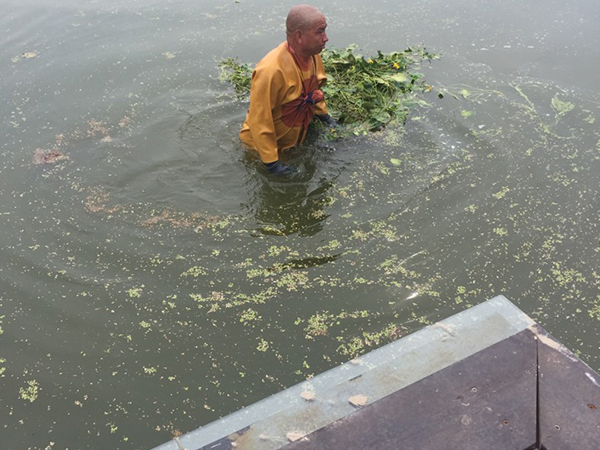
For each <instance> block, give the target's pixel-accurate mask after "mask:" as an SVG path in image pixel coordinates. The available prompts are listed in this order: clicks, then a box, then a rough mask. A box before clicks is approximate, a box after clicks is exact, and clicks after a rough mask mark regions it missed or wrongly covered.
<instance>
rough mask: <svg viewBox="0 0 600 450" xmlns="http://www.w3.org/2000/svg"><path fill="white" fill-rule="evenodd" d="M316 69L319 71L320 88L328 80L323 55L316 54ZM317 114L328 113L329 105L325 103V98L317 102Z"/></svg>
mask: <svg viewBox="0 0 600 450" xmlns="http://www.w3.org/2000/svg"><path fill="white" fill-rule="evenodd" d="M315 69H316V72H317V80H319V88H321V87H322V86H323V85H324V84H325V82H327V75H326V74H325V68H324V67H323V60H322V59H321V55H315ZM315 114H319V115H321V114H327V105H326V104H325V100H323V101H322V102H319V103H317V104H315Z"/></svg>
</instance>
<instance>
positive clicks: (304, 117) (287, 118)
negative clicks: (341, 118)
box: [281, 47, 325, 144]
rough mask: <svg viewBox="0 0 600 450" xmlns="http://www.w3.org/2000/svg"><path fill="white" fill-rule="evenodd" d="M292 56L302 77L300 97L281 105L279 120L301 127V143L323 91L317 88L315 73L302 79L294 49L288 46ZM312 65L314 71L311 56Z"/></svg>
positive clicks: (321, 99)
mask: <svg viewBox="0 0 600 450" xmlns="http://www.w3.org/2000/svg"><path fill="white" fill-rule="evenodd" d="M288 50H289V52H290V54H291V55H292V58H294V62H295V63H296V66H298V69H299V70H300V78H301V79H302V93H301V94H300V97H298V98H297V99H296V100H292V101H291V102H289V103H286V104H285V105H282V107H281V121H282V122H283V123H284V125H286V126H288V127H290V128H295V127H302V128H303V133H302V137H301V138H300V139H299V141H298V143H299V144H301V143H302V141H304V137H305V136H306V130H307V129H308V125H309V124H310V122H311V121H312V119H313V116H314V115H315V103H319V102H322V101H323V100H324V99H325V96H324V95H323V91H321V90H319V89H318V88H319V80H317V76H316V74H313V75H311V76H310V77H309V78H307V79H306V80H304V79H303V76H302V69H301V66H300V63H299V62H298V59H297V58H296V55H295V54H294V51H293V50H292V49H290V48H289V47H288ZM312 67H313V70H314V71H315V72H316V63H315V58H314V56H313V58H312Z"/></svg>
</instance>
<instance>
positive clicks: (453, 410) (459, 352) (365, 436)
mask: <svg viewBox="0 0 600 450" xmlns="http://www.w3.org/2000/svg"><path fill="white" fill-rule="evenodd" d="M598 407H600V377H599V376H598V374H597V373H595V372H594V371H593V370H591V369H590V368H589V367H588V366H587V365H585V364H584V363H583V362H582V361H580V360H579V359H578V358H577V357H576V356H575V355H574V354H573V353H571V352H570V351H569V350H567V349H566V348H565V347H564V346H562V345H561V344H560V343H559V342H558V341H556V340H555V339H554V338H553V337H552V336H550V335H549V334H548V333H547V332H545V331H544V330H543V329H542V328H541V327H539V326H538V325H536V324H535V323H534V322H533V321H532V320H531V319H530V318H529V317H527V316H526V315H525V314H524V313H523V312H522V311H520V310H519V309H518V308H517V307H515V306H514V305H513V304H512V303H510V302H509V301H508V300H507V299H506V298H504V297H502V296H499V297H495V298H493V299H491V300H489V301H487V302H485V303H482V304H480V305H478V306H475V307H473V308H471V309H469V310H466V311H464V312H462V313H459V314H457V315H455V316H452V317H450V318H448V319H446V320H444V321H443V322H438V323H436V324H434V325H431V326H429V327H427V328H424V329H423V330H420V331H418V332H416V333H413V334H411V335H409V336H406V337H404V338H402V339H399V340H398V341H395V342H393V343H391V344H388V345H386V346H384V347H382V348H380V349H377V350H374V351H372V352H370V353H368V354H366V355H364V356H362V357H360V358H358V359H357V360H353V361H350V362H348V363H346V364H343V365H341V366H339V367H336V368H334V369H332V370H329V371H327V372H325V373H322V374H320V375H318V376H317V377H315V378H313V379H311V380H309V381H306V382H304V383H301V384H299V385H296V386H293V387H291V388H289V389H286V390H285V391H282V392H280V393H278V394H275V395H273V396H271V397H268V398H266V399H264V400H262V401H260V402H258V403H256V404H254V405H251V406H249V407H247V408H243V409H241V410H240V411H237V412H235V413H233V414H231V415H229V416H227V417H224V418H223V419H220V420H218V421H215V422H213V423H211V424H208V425H206V426H204V427H201V428H199V429H197V430H195V431H192V432H190V433H188V434H186V435H184V436H181V437H180V438H178V439H175V440H173V441H170V442H167V443H165V444H163V445H161V446H159V447H157V448H156V450H182V449H186V450H229V449H232V450H233V449H235V450H240V449H243V450H275V449H285V450H300V449H302V450H325V449H327V450H331V449H344V450H366V449H377V450H388V449H389V450H397V449H403V450H412V449H414V450H416V449H419V450H428V449H432V450H433V449H436V450H437V449H441V448H443V449H449V450H454V449H456V450H475V449H491V448H493V449H495V450H505V449H506V450H509V449H510V450H532V449H540V450H541V449H545V450H568V449H574V450H575V449H577V450H586V449H589V450H600V411H599V410H598Z"/></svg>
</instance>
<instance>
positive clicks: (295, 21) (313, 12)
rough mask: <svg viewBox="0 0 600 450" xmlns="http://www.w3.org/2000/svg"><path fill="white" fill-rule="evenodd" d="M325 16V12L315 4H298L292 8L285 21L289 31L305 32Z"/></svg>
mask: <svg viewBox="0 0 600 450" xmlns="http://www.w3.org/2000/svg"><path fill="white" fill-rule="evenodd" d="M324 17H325V16H324V15H323V13H322V12H321V11H319V10H318V9H317V8H315V7H314V6H311V5H296V6H294V7H293V8H292V9H291V10H290V12H289V13H288V16H287V19H286V21H285V26H286V28H287V33H288V34H293V33H294V32H296V31H302V32H303V33H305V32H307V31H308V30H310V28H311V27H313V26H314V24H315V23H316V22H317V21H318V20H320V19H323V18H324Z"/></svg>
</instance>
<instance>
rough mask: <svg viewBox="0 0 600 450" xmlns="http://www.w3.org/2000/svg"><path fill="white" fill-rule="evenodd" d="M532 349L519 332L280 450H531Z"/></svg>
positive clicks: (534, 355)
mask: <svg viewBox="0 0 600 450" xmlns="http://www.w3.org/2000/svg"><path fill="white" fill-rule="evenodd" d="M536 344H537V342H536V340H535V337H534V335H533V333H532V332H531V331H529V330H525V331H523V332H521V333H519V334H517V335H515V336H513V337H511V338H508V339H505V340H504V341H502V342H499V343H498V344H495V345H493V346H491V347H489V348H487V349H485V350H483V351H481V352H479V353H476V354H474V355H472V356H470V357H469V358H466V359H464V360H462V361H459V362H457V363H455V364H453V365H452V366H450V367H448V368H446V369H443V370H441V371H439V372H437V373H435V374H433V375H431V376H429V377H427V378H424V379H423V380H421V381H419V382H417V383H414V384H413V385H411V386H408V387H406V388H404V389H402V390H400V391H398V392H395V393H393V394H391V395H389V396H387V397H385V398H383V399H381V400H379V401H377V402H374V403H373V404H370V405H367V406H364V407H362V408H360V409H358V410H357V411H356V412H355V413H353V414H350V415H349V416H347V417H345V418H343V419H341V420H339V421H336V422H334V423H332V424H330V425H328V426H326V427H324V428H321V429H320V430H317V431H315V432H314V433H312V434H309V435H308V436H306V437H305V438H303V439H302V440H299V441H296V442H293V443H290V444H288V445H286V446H285V447H283V448H284V449H285V450H332V449H344V450H368V449H377V450H398V449H402V450H427V449H432V450H433V449H436V450H437V449H442V448H443V449H449V450H453V449H456V450H459V449H460V450H481V449H487V448H493V449H494V450H523V449H525V448H528V447H531V446H532V445H534V444H535V442H536V390H537V389H536V364H537V351H536ZM599 448H600V447H599ZM548 450H554V449H548Z"/></svg>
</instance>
